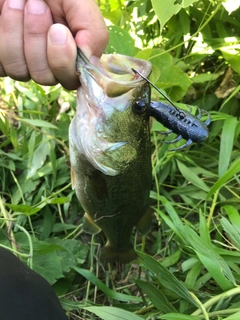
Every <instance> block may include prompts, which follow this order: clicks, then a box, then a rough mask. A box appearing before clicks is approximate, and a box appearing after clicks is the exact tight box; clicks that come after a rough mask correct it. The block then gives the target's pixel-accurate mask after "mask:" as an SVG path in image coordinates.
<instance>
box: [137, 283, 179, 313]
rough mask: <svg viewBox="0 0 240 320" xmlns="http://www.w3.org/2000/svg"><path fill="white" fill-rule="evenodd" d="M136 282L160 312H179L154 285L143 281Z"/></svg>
mask: <svg viewBox="0 0 240 320" xmlns="http://www.w3.org/2000/svg"><path fill="white" fill-rule="evenodd" d="M135 282H136V284H137V285H138V287H139V288H141V289H142V291H143V293H145V294H146V295H147V296H148V297H149V299H150V300H151V302H152V304H153V305H154V306H155V307H156V308H157V309H158V310H160V311H162V312H164V313H167V312H177V310H176V309H175V308H174V307H173V306H172V304H171V303H170V302H169V301H168V299H167V298H166V296H165V295H164V294H163V293H162V292H161V291H160V290H158V289H157V288H156V287H155V286H154V285H153V284H151V283H149V282H144V281H141V280H135Z"/></svg>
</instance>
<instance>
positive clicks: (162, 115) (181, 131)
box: [132, 68, 211, 151]
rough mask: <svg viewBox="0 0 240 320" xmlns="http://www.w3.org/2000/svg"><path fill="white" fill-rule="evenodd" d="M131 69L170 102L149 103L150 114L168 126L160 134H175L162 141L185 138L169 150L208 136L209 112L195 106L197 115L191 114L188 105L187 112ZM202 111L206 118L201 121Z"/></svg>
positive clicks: (183, 146) (172, 141) (202, 139)
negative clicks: (175, 136)
mask: <svg viewBox="0 0 240 320" xmlns="http://www.w3.org/2000/svg"><path fill="white" fill-rule="evenodd" d="M132 71H133V72H134V73H136V74H139V75H140V76H141V77H142V78H143V79H145V80H146V81H147V82H148V83H150V84H151V85H152V86H153V87H154V88H155V89H156V90H157V91H158V92H159V93H160V94H161V95H163V96H164V98H165V99H166V100H167V101H168V102H169V103H170V104H171V105H169V104H167V103H164V102H155V101H152V102H151V105H150V115H151V116H152V117H154V118H155V119H156V120H157V121H158V122H160V123H161V124H162V125H164V127H166V128H168V129H169V131H167V132H160V133H161V134H166V135H169V134H170V133H175V134H177V135H178V136H177V138H175V139H174V140H171V141H165V142H164V143H167V144H170V143H174V142H177V141H179V140H181V139H185V140H187V141H186V143H185V144H183V145H182V146H180V147H178V148H172V149H170V150H169V151H175V150H181V149H183V148H185V147H187V146H189V145H190V144H192V143H193V142H201V141H204V140H205V139H207V137H208V127H207V126H208V125H209V123H210V122H211V117H210V114H209V113H208V112H207V111H206V110H201V109H200V108H198V107H197V110H198V115H197V116H195V115H193V114H191V111H192V108H191V107H190V106H188V108H189V112H188V111H185V110H181V109H179V108H177V107H176V106H175V105H174V103H173V102H172V101H171V100H170V99H169V98H168V97H167V96H166V95H165V94H164V93H163V92H161V90H159V89H158V88H157V87H156V86H155V85H154V84H153V83H152V82H151V81H150V80H148V79H147V78H146V77H144V76H143V75H142V74H141V73H139V72H138V71H137V70H135V69H133V68H132ZM202 112H204V113H205V114H206V115H207V116H208V118H207V120H206V121H205V122H203V121H201V118H202Z"/></svg>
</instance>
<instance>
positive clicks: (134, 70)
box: [131, 68, 185, 117]
mask: <svg viewBox="0 0 240 320" xmlns="http://www.w3.org/2000/svg"><path fill="white" fill-rule="evenodd" d="M131 70H132V71H133V72H134V73H135V74H139V75H140V77H142V78H143V79H144V80H146V81H147V82H148V83H150V85H151V86H153V88H154V89H156V90H157V92H159V93H160V94H161V95H162V96H163V97H164V98H165V99H166V100H167V101H168V102H169V103H171V105H172V106H173V107H174V108H175V109H176V110H177V111H178V112H179V113H180V114H182V115H183V116H184V117H185V113H184V111H182V110H180V109H178V108H177V107H176V106H175V105H174V103H173V102H172V101H171V100H170V99H169V98H168V97H167V96H166V95H165V94H164V93H163V92H162V91H161V90H160V89H159V88H158V87H157V86H155V84H153V83H152V82H151V81H150V80H149V79H148V78H146V77H145V76H144V75H143V74H141V73H140V72H139V71H137V70H136V69H134V68H131Z"/></svg>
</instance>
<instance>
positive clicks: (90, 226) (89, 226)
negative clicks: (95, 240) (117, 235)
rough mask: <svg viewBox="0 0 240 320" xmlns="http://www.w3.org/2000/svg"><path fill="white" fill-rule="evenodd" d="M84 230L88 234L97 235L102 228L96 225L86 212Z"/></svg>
mask: <svg viewBox="0 0 240 320" xmlns="http://www.w3.org/2000/svg"><path fill="white" fill-rule="evenodd" d="M83 230H84V231H85V232H86V233H90V234H96V233H99V232H100V231H101V228H99V226H97V225H96V223H95V222H94V221H93V219H92V218H91V217H90V216H89V214H87V213H86V212H85V215H84V221H83Z"/></svg>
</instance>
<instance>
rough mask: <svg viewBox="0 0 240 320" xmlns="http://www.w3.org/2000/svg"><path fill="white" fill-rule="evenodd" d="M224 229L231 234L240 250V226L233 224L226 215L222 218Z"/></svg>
mask: <svg viewBox="0 0 240 320" xmlns="http://www.w3.org/2000/svg"><path fill="white" fill-rule="evenodd" d="M220 223H221V225H222V227H223V230H224V231H225V232H226V233H227V234H228V235H229V237H230V238H231V240H232V242H233V244H234V245H235V246H236V247H237V248H238V249H239V250H240V228H239V227H238V226H236V225H232V224H231V223H230V222H229V221H228V220H227V219H226V218H225V217H222V218H221V219H220Z"/></svg>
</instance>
